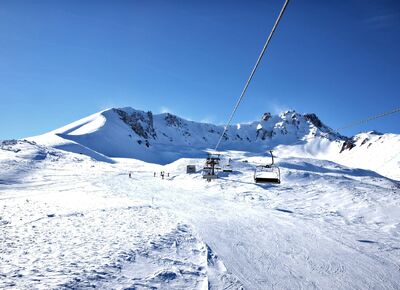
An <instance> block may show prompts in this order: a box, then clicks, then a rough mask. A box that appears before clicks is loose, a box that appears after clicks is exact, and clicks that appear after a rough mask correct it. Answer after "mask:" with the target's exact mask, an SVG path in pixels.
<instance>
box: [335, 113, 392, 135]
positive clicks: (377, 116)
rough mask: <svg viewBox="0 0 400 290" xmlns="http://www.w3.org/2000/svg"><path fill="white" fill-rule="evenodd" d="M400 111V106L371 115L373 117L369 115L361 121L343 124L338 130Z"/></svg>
mask: <svg viewBox="0 0 400 290" xmlns="http://www.w3.org/2000/svg"><path fill="white" fill-rule="evenodd" d="M399 112H400V107H399V108H396V109H393V110H391V111H388V112H385V113H381V114H379V115H375V116H371V117H369V118H367V119H364V120H360V121H357V122H353V123H350V124H348V125H346V126H343V127H341V128H338V129H336V132H338V131H339V130H343V129H348V128H351V127H354V126H358V125H361V124H365V123H368V122H370V121H372V120H375V119H379V118H383V117H386V116H388V115H391V114H395V113H399Z"/></svg>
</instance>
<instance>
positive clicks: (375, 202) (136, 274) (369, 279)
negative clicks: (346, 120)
mask: <svg viewBox="0 0 400 290" xmlns="http://www.w3.org/2000/svg"><path fill="white" fill-rule="evenodd" d="M225 158H232V160H233V163H232V165H233V168H234V172H233V173H231V174H225V175H221V176H220V178H219V179H218V180H217V181H213V182H210V183H208V182H206V181H205V180H203V179H202V178H201V175H200V174H199V173H196V174H186V173H185V169H186V165H187V164H195V165H197V167H198V168H199V167H200V166H201V165H202V162H203V160H201V159H198V158H192V159H178V160H176V161H175V162H173V163H170V164H166V165H158V164H152V163H146V162H143V161H139V160H135V159H127V158H114V159H111V160H112V162H100V161H96V160H95V159H92V158H89V157H88V156H86V155H82V154H75V153H70V152H65V151H60V150H57V149H53V148H49V147H46V146H42V145H37V144H34V143H31V142H26V141H14V142H7V143H4V142H3V144H2V146H1V150H0V166H1V167H0V168H1V169H0V199H1V205H0V228H1V231H2V233H3V234H2V235H1V236H0V239H1V243H0V253H1V255H0V277H1V279H0V288H6V289H31V288H39V289H59V288H64V289H67V288H69V289H70V288H73V289H88V288H92V287H96V288H100V289H242V288H244V289H370V288H377V289H399V288H400V272H399V266H400V251H399V250H400V247H399V244H400V243H399V242H400V222H399V221H400V211H399V206H400V199H399V196H400V195H399V194H400V188H399V184H398V182H396V181H393V180H390V179H388V178H385V177H383V176H380V175H379V174H377V173H374V172H372V171H368V170H362V169H352V168H348V167H345V166H343V165H339V164H337V163H334V162H331V161H326V160H317V159H312V158H290V159H285V158H278V160H277V162H278V164H279V165H280V166H281V170H282V184H281V185H256V184H254V183H253V182H252V175H253V168H254V166H255V165H257V164H263V163H266V162H269V159H268V158H267V159H266V157H262V156H260V155H259V154H255V153H249V152H243V151H226V152H225ZM243 161H247V162H243ZM160 171H165V172H166V173H169V176H167V177H165V179H161V178H160V176H159V172H160ZM129 172H131V173H132V178H129V177H128V173H129ZM154 172H156V173H157V176H156V177H154Z"/></svg>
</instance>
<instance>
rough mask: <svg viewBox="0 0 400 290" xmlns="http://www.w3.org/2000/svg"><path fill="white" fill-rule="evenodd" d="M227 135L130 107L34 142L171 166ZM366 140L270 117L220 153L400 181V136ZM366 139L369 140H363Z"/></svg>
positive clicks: (231, 139)
mask: <svg viewBox="0 0 400 290" xmlns="http://www.w3.org/2000/svg"><path fill="white" fill-rule="evenodd" d="M222 131H223V126H217V125H212V124H206V123H198V122H193V121H188V120H185V119H182V118H179V117H178V116H175V115H172V114H169V113H165V114H156V115H154V114H152V113H151V112H143V111H139V110H135V109H132V108H129V107H128V108H120V109H115V108H112V109H108V110H104V111H101V112H99V113H96V114H93V115H91V116H89V117H87V118H84V119H81V120H79V121H76V122H74V123H72V124H70V125H67V126H65V127H62V128H60V129H57V130H54V131H52V132H49V133H46V134H44V135H40V136H36V137H31V138H29V140H32V141H35V142H37V143H39V144H42V145H46V146H51V147H54V148H59V149H63V150H66V151H71V152H75V153H81V154H85V155H88V156H91V157H93V158H95V159H96V160H101V161H107V162H113V161H112V159H111V158H135V159H139V160H143V161H146V162H153V163H159V164H166V163H169V162H172V161H174V160H177V159H179V158H183V157H186V158H190V157H200V156H204V151H205V150H206V149H208V148H213V147H214V146H215V144H216V143H217V141H218V138H219V137H220V134H221V133H222ZM364 135H365V136H364ZM364 135H358V136H355V137H354V138H348V137H345V136H342V135H340V134H338V133H336V132H334V131H333V130H332V129H330V128H329V127H328V126H326V125H325V124H323V123H322V122H321V120H320V119H319V118H318V117H317V116H316V115H315V114H304V115H302V114H299V113H297V112H295V111H286V112H283V113H281V114H279V115H271V114H270V113H265V114H264V115H263V116H262V118H261V120H259V121H255V122H251V123H247V124H238V125H235V126H230V127H229V128H228V130H227V132H226V134H225V135H224V138H223V141H222V143H221V146H220V148H219V149H220V150H239V151H247V152H253V153H258V154H263V153H264V152H265V151H266V150H270V149H276V150H277V151H276V152H277V154H278V155H280V156H281V157H290V156H294V157H296V156H297V157H313V158H315V157H316V158H321V159H328V160H333V161H336V162H339V163H341V164H345V165H348V166H353V167H360V168H368V169H373V170H376V171H377V172H380V173H381V174H385V175H386V176H389V177H391V178H397V179H400V173H399V172H400V170H399V169H400V167H399V158H400V156H398V155H397V157H396V156H395V155H396V154H397V153H398V152H400V141H399V140H400V137H399V136H398V135H394V134H386V135H383V136H379V137H377V138H375V137H374V136H375V135H374V134H373V133H368V134H364ZM367 135H368V136H369V137H367ZM366 138H368V141H364V140H366ZM360 140H361V141H360ZM363 142H364V143H363ZM367 142H368V144H366V143H367ZM370 143H371V145H369V144H370ZM365 144H366V145H365Z"/></svg>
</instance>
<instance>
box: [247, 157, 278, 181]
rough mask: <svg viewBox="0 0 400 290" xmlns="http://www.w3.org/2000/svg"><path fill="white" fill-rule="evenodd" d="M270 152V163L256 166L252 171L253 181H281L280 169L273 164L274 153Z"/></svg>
mask: <svg viewBox="0 0 400 290" xmlns="http://www.w3.org/2000/svg"><path fill="white" fill-rule="evenodd" d="M269 152H270V153H271V158H272V163H271V164H267V165H259V166H256V170H255V171H254V182H255V183H278V184H279V183H281V171H280V169H279V167H278V166H276V165H275V164H274V155H273V154H272V150H271V151H269Z"/></svg>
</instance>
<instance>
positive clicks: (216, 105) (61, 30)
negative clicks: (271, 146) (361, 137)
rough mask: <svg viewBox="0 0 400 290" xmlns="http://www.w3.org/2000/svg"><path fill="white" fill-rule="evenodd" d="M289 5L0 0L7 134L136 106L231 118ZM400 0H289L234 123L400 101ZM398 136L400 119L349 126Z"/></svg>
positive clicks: (329, 116)
mask: <svg viewBox="0 0 400 290" xmlns="http://www.w3.org/2000/svg"><path fill="white" fill-rule="evenodd" d="M282 4H283V0H282V1H277V0H265V1H261V0H259V1H161V0H160V1H151V0H149V1H139V0H138V1H134V0H132V1H127V0H126V1H122V0H121V1H118V0H116V1H111V0H109V1H89V0H80V1H78V0H65V1H63V0H58V1H50V0H49V1H41V0H32V1H19V0H1V1H0V104H1V114H0V139H8V138H21V137H27V136H32V135H37V134H40V133H44V132H46V131H49V130H51V129H55V128H58V127H60V126H62V125H65V124H68V123H70V122H72V121H74V120H77V119H79V118H82V117H85V116H87V115H89V114H92V113H94V112H97V111H99V110H101V109H105V108H108V107H114V106H131V107H134V108H137V109H143V110H151V111H153V112H154V113H159V112H161V111H170V112H172V113H175V114H177V115H179V116H183V117H186V118H189V119H192V120H195V121H210V122H214V123H224V122H226V119H227V118H228V115H229V113H230V112H231V110H232V107H233V105H234V103H235V101H236V99H237V97H238V96H239V94H240V92H241V90H242V87H243V85H244V83H245V80H246V79H247V77H248V75H249V73H250V70H251V68H252V66H253V64H254V62H255V60H256V58H257V56H258V54H259V52H260V50H261V48H262V46H263V44H264V41H265V38H266V37H267V35H268V33H269V31H270V29H271V27H272V25H273V23H274V21H275V19H276V16H277V13H278V12H279V10H280V9H281V6H282ZM399 91H400V2H399V1H397V0H392V1H386V0H373V1H372V0H348V1H316V0H315V1H308V0H305V1H304V0H302V1H298V0H291V2H290V3H289V7H288V9H287V13H286V14H285V15H284V18H283V19H282V22H281V25H280V26H279V27H278V30H277V33H276V35H275V37H274V39H273V40H272V42H271V45H270V47H269V50H268V51H267V54H266V56H265V58H264V59H263V61H262V63H261V66H260V69H259V71H258V72H257V74H256V76H255V78H254V80H253V83H252V84H251V86H250V89H249V91H248V94H247V96H246V98H245V99H244V101H243V104H242V106H241V107H240V108H239V110H238V113H237V116H236V118H235V120H234V121H235V122H240V121H251V120H256V119H259V118H260V116H261V115H262V113H263V112H267V111H270V112H273V113H276V112H277V111H280V110H285V109H295V110H297V111H299V112H303V113H306V112H315V113H316V114H317V115H318V116H319V117H320V118H321V120H322V121H323V122H325V123H326V124H327V125H329V126H331V127H333V128H337V127H341V126H342V125H345V124H347V123H349V122H352V121H357V120H359V119H363V118H366V117H368V116H370V115H374V114H377V113H380V112H384V111H387V110H390V109H392V108H395V107H398V106H399V105H400V95H399ZM370 129H375V130H378V131H383V132H394V133H400V114H397V115H392V116H390V117H387V118H385V119H381V120H379V121H374V122H371V123H369V124H366V125H365V126H358V127H356V128H353V129H348V130H344V131H343V132H342V133H344V134H346V135H351V134H354V133H357V132H358V131H362V130H370Z"/></svg>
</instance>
